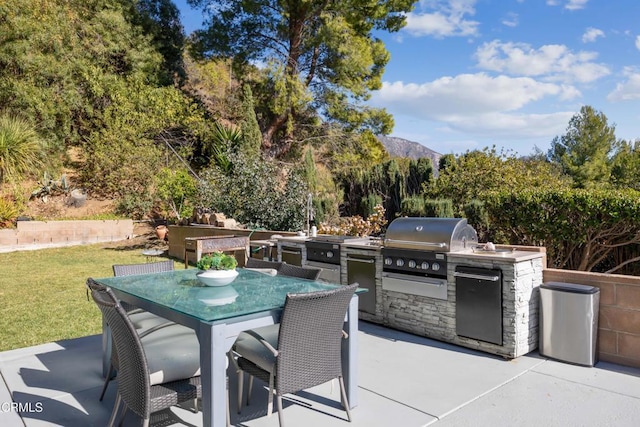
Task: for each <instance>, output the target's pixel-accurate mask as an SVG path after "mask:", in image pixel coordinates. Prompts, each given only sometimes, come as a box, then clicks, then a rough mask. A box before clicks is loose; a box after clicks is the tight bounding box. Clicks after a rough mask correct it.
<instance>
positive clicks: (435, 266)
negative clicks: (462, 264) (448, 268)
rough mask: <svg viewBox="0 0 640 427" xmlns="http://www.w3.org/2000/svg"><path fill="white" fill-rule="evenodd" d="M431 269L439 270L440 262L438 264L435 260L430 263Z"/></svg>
mask: <svg viewBox="0 0 640 427" xmlns="http://www.w3.org/2000/svg"><path fill="white" fill-rule="evenodd" d="M431 269H432V270H433V271H438V270H440V264H438V263H437V262H434V263H433V264H431Z"/></svg>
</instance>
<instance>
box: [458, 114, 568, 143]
mask: <svg viewBox="0 0 640 427" xmlns="http://www.w3.org/2000/svg"><path fill="white" fill-rule="evenodd" d="M574 114H575V112H573V111H561V112H557V113H550V114H504V113H487V114H481V115H478V116H475V117H460V118H459V119H458V120H451V121H450V122H449V125H450V126H451V127H452V128H453V129H456V130H459V131H463V132H468V133H471V134H473V135H480V136H491V137H493V138H512V139H519V138H545V137H547V138H552V137H553V136H555V135H558V134H560V133H562V132H563V131H564V130H565V128H566V127H567V123H568V122H569V120H570V119H571V117H572V116H573V115H574Z"/></svg>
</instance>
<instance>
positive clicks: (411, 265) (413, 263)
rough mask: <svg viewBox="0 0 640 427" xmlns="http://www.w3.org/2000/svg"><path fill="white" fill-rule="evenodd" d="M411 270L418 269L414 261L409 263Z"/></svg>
mask: <svg viewBox="0 0 640 427" xmlns="http://www.w3.org/2000/svg"><path fill="white" fill-rule="evenodd" d="M409 268H416V262H415V261H414V260H410V261H409Z"/></svg>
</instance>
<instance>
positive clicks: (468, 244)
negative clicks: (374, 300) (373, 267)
mask: <svg viewBox="0 0 640 427" xmlns="http://www.w3.org/2000/svg"><path fill="white" fill-rule="evenodd" d="M477 243H478V234H477V233H476V231H475V230H474V229H473V227H471V226H470V225H468V224H467V220H466V219H464V218H423V217H414V218H398V219H396V220H394V221H393V222H392V223H391V224H389V227H388V228H387V232H386V235H385V239H384V247H383V248H382V256H383V259H384V265H383V268H382V270H383V275H382V287H383V289H387V290H392V291H396V292H406V293H412V294H416V295H423V296H428V297H431V298H438V299H447V253H448V252H456V251H462V250H465V249H471V248H472V247H473V246H475V245H477Z"/></svg>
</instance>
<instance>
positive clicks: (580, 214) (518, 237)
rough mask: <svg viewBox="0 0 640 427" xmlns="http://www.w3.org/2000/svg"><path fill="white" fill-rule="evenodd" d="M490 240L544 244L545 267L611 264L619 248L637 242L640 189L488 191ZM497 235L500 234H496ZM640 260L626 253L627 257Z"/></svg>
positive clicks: (592, 268) (586, 267)
mask: <svg viewBox="0 0 640 427" xmlns="http://www.w3.org/2000/svg"><path fill="white" fill-rule="evenodd" d="M486 207H487V212H488V215H489V219H490V223H491V227H490V230H489V238H490V239H491V238H492V237H493V239H492V240H493V241H496V242H502V243H510V244H523V245H535V246H545V247H546V248H547V258H548V263H547V264H548V266H549V267H552V268H564V269H571V270H580V271H597V270H598V269H602V266H603V265H607V268H606V270H608V271H609V272H612V271H616V270H617V269H618V268H620V267H621V266H622V264H619V265H611V259H612V256H613V254H615V253H616V251H618V250H619V249H620V248H634V249H635V250H636V252H637V248H638V244H639V243H640V222H638V218H640V192H638V191H633V190H628V191H604V190H537V189H534V190H521V191H515V192H508V191H503V192H495V193H490V194H488V195H487V198H486ZM498 234H502V235H503V236H504V239H496V238H495V236H496V235H498ZM633 258H637V259H635V261H640V257H631V259H627V260H626V261H625V263H628V262H629V261H633V260H634V259H633Z"/></svg>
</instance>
